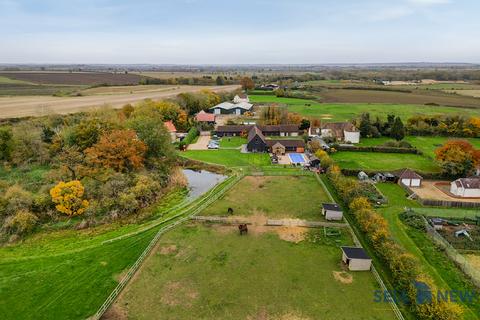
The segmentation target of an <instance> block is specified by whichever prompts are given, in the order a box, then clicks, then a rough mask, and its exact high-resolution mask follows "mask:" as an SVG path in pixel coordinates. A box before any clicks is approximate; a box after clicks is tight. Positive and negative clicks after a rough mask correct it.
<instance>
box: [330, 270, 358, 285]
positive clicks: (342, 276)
mask: <svg viewBox="0 0 480 320" xmlns="http://www.w3.org/2000/svg"><path fill="white" fill-rule="evenodd" d="M332 274H333V278H334V279H335V280H337V281H338V282H341V283H343V284H350V283H352V282H353V277H352V275H351V274H349V273H347V272H345V271H332Z"/></svg>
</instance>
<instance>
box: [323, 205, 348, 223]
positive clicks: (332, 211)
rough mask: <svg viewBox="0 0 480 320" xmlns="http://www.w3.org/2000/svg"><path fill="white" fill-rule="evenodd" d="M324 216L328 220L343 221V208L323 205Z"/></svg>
mask: <svg viewBox="0 0 480 320" xmlns="http://www.w3.org/2000/svg"><path fill="white" fill-rule="evenodd" d="M322 214H323V215H324V216H325V219H327V220H342V218H343V212H342V208H340V206H339V205H338V204H336V203H322Z"/></svg>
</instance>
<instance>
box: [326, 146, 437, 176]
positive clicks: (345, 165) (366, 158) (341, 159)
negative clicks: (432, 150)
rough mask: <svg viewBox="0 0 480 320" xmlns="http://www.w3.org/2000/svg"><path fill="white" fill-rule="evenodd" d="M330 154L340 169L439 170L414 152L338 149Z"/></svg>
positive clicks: (425, 158) (427, 159)
mask: <svg viewBox="0 0 480 320" xmlns="http://www.w3.org/2000/svg"><path fill="white" fill-rule="evenodd" d="M331 156H332V159H333V160H335V162H336V163H337V164H338V165H339V166H340V167H341V168H342V169H358V170H372V171H377V170H378V171H390V170H397V169H402V168H410V169H412V170H417V171H420V172H438V171H440V168H439V167H438V166H437V165H436V164H435V163H434V162H433V161H432V160H431V159H429V158H427V157H425V156H421V155H416V154H408V153H380V152H352V151H339V152H336V153H334V154H332V155H331Z"/></svg>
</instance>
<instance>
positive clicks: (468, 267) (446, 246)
mask: <svg viewBox="0 0 480 320" xmlns="http://www.w3.org/2000/svg"><path fill="white" fill-rule="evenodd" d="M422 218H423V219H424V222H425V226H426V230H427V234H428V235H429V236H430V237H431V238H432V239H433V241H434V242H435V243H436V244H437V245H438V246H440V247H441V248H442V249H443V250H444V251H445V253H446V255H447V256H448V257H449V258H450V259H451V260H452V261H453V262H454V263H455V264H456V265H457V266H458V267H459V268H460V269H461V270H462V271H463V273H465V274H466V275H467V276H468V277H469V278H470V279H471V280H472V282H473V283H474V284H475V286H476V287H477V288H480V270H478V268H475V267H474V266H472V264H471V263H470V262H469V261H468V260H467V258H465V256H464V255H463V254H461V253H460V252H458V251H457V249H455V248H454V247H453V246H452V245H451V244H450V243H449V242H448V241H447V240H446V239H445V238H444V237H442V235H441V234H440V233H438V232H437V230H435V228H434V227H433V226H431V225H430V224H429V223H428V222H427V220H426V219H425V217H423V216H422Z"/></svg>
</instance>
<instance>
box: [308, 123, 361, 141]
mask: <svg viewBox="0 0 480 320" xmlns="http://www.w3.org/2000/svg"><path fill="white" fill-rule="evenodd" d="M310 133H311V134H318V133H319V131H318V129H316V128H313V129H312V130H310ZM320 137H322V138H335V140H337V141H340V142H346V143H359V142H360V131H358V130H357V128H355V126H354V125H353V124H352V123H350V122H330V123H325V124H323V125H322V127H321V130H320Z"/></svg>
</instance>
